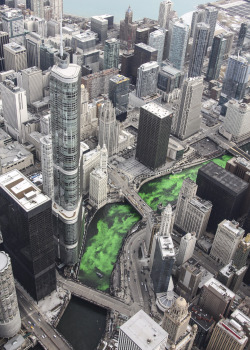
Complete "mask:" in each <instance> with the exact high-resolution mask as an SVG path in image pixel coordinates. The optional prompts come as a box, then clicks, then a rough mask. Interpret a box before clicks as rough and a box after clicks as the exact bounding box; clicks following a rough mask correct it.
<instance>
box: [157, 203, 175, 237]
mask: <svg viewBox="0 0 250 350" xmlns="http://www.w3.org/2000/svg"><path fill="white" fill-rule="evenodd" d="M173 226H174V215H173V211H172V207H171V205H170V204H168V205H167V206H166V208H165V209H164V211H163V213H162V214H161V226H160V230H159V235H160V236H170V235H171V234H172V232H173Z"/></svg>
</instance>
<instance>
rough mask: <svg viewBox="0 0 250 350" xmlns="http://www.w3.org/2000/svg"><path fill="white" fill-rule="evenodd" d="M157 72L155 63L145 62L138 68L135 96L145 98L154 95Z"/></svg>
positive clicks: (157, 66)
mask: <svg viewBox="0 0 250 350" xmlns="http://www.w3.org/2000/svg"><path fill="white" fill-rule="evenodd" d="M158 72H159V65H158V63H157V62H147V63H144V64H142V65H141V66H140V67H139V68H138V72H137V80H136V96H137V97H140V98H142V97H146V96H152V95H154V94H155V93H156V84H157V78H158Z"/></svg>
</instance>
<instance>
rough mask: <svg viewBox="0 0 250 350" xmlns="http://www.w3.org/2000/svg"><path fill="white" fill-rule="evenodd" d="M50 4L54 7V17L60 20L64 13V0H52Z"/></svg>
mask: <svg viewBox="0 0 250 350" xmlns="http://www.w3.org/2000/svg"><path fill="white" fill-rule="evenodd" d="M49 4H50V6H51V8H52V18H53V19H55V20H59V19H61V17H62V14H63V0H50V1H49Z"/></svg>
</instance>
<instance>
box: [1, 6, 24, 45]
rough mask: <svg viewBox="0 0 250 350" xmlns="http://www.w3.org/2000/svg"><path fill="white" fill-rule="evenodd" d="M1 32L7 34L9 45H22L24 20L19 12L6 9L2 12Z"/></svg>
mask: <svg viewBox="0 0 250 350" xmlns="http://www.w3.org/2000/svg"><path fill="white" fill-rule="evenodd" d="M2 26H3V31H4V32H7V33H8V34H9V40H10V43H11V42H13V43H17V44H20V45H23V44H24V20H23V14H22V11H21V10H18V9H7V10H6V11H3V12H2Z"/></svg>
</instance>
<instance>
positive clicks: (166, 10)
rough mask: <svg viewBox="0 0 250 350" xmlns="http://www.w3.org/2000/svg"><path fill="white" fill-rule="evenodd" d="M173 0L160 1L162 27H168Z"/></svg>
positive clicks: (159, 20) (160, 23) (160, 22)
mask: <svg viewBox="0 0 250 350" xmlns="http://www.w3.org/2000/svg"><path fill="white" fill-rule="evenodd" d="M172 5H173V3H172V1H170V0H165V1H162V2H161V3H160V8H159V16H158V24H159V26H160V27H161V28H168V26H169V20H170V13H171V11H172Z"/></svg>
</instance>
